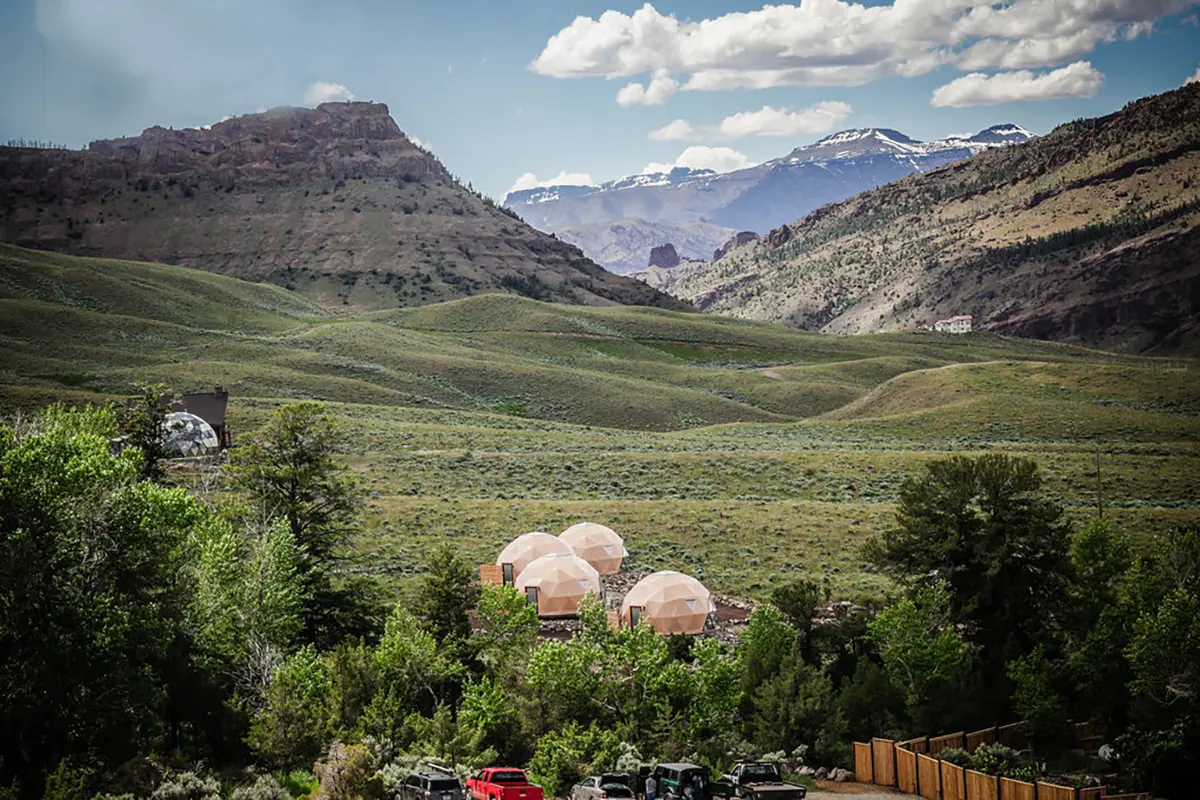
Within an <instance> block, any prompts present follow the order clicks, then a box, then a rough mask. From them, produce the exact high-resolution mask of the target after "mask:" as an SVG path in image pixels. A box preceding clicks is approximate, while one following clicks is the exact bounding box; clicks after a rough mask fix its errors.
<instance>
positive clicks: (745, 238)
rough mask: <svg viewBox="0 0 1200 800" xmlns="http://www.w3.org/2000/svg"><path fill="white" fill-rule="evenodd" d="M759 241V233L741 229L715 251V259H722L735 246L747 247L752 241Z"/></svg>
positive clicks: (713, 258)
mask: <svg viewBox="0 0 1200 800" xmlns="http://www.w3.org/2000/svg"><path fill="white" fill-rule="evenodd" d="M756 241H758V234H757V233H755V232H754V231H740V232H739V233H736V234H734V235H733V236H732V237H730V239H729V241H727V242H725V244H723V245H721V246H720V247H718V248H717V249H716V250H714V251H713V257H712V260H713V261H720V260H721V259H722V258H723V257H724V256H725V254H726V253H728V252H729V251H730V250H732V249H734V248H735V247H745V246H746V245H748V244H750V243H751V242H756Z"/></svg>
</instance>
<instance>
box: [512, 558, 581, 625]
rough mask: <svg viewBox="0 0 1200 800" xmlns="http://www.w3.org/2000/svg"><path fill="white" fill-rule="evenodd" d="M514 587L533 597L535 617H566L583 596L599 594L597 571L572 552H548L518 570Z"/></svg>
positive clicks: (575, 608) (577, 611) (575, 609)
mask: <svg viewBox="0 0 1200 800" xmlns="http://www.w3.org/2000/svg"><path fill="white" fill-rule="evenodd" d="M517 590H518V591H520V592H522V593H524V594H525V595H526V596H527V597H529V598H530V600H536V601H537V613H538V616H539V617H569V616H573V615H574V614H577V613H579V604H580V603H581V602H583V598H584V597H586V596H587V595H589V594H592V595H595V596H596V597H599V596H600V573H598V572H596V569H595V568H594V567H593V566H592V565H591V564H589V563H588V562H586V561H584V560H583V559H582V558H580V557H579V556H577V555H575V554H574V553H551V554H550V555H548V556H542V557H541V558H537V559H534V560H533V561H531V562H530V563H529V565H528V566H527V567H525V569H523V570H522V571H521V577H519V578H517ZM531 590H532V592H531ZM533 592H536V596H534V594H533Z"/></svg>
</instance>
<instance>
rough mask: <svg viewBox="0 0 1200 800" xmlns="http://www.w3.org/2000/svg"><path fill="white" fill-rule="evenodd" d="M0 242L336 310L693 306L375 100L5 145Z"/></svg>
mask: <svg viewBox="0 0 1200 800" xmlns="http://www.w3.org/2000/svg"><path fill="white" fill-rule="evenodd" d="M0 239H2V240H4V241H8V242H13V243H15V244H19V245H23V246H25V247H36V248H41V249H49V250H59V251H63V252H67V253H71V254H74V255H85V256H103V257H110V258H125V259H131V260H139V261H157V262H163V263H167V264H177V265H181V266H186V267H194V268H198V269H204V270H209V271H212V272H220V273H223V274H226V275H232V276H234V277H238V278H243V279H247V280H255V281H269V282H272V283H277V284H280V285H282V286H285V287H287V288H289V289H294V290H296V291H298V292H301V293H303V294H305V295H307V296H309V297H310V298H312V299H314V300H316V301H317V302H320V303H321V304H322V305H325V306H327V307H330V308H333V309H356V308H388V307H394V306H407V305H422V304H426V303H433V302H439V301H444V300H450V299H454V298H456V297H463V296H466V295H472V294H479V293H483V292H511V293H517V294H521V295H524V296H527V297H532V298H535V299H539V300H555V301H560V302H570V303H586V304H592V305H597V304H599V305H603V304H638V305H659V306H664V307H671V308H686V307H687V306H686V304H684V303H681V302H680V301H678V300H675V299H674V298H669V297H666V296H664V295H662V294H661V293H660V292H658V291H656V290H654V289H652V288H650V287H649V286H647V285H646V284H643V283H640V282H637V281H632V280H629V279H625V278H621V277H618V276H615V275H612V274H610V273H608V272H606V271H605V270H603V269H602V268H600V267H599V266H598V265H596V264H595V263H593V262H591V261H589V260H588V259H587V258H586V257H585V256H584V255H583V254H582V253H581V252H580V251H579V250H578V249H577V248H576V247H574V246H572V245H570V244H567V243H566V242H562V241H559V240H558V239H556V238H554V237H553V236H551V235H548V234H544V233H541V232H539V231H536V230H534V229H532V228H530V227H529V226H528V225H525V224H524V223H523V222H522V221H521V220H520V219H518V218H517V217H516V216H515V215H513V214H510V213H509V212H506V211H505V210H503V209H501V208H500V207H499V206H497V205H496V204H494V203H492V202H491V201H489V200H487V199H485V198H483V197H482V196H480V195H478V194H476V193H474V192H473V191H471V190H469V189H468V188H467V187H465V186H462V185H461V184H459V183H458V182H457V181H456V180H455V179H454V178H453V176H451V175H450V173H449V172H448V171H447V170H446V168H445V167H444V166H443V165H442V163H441V162H440V161H439V160H438V159H437V158H436V157H435V156H434V155H432V154H431V153H429V152H427V151H426V150H424V149H422V148H419V147H417V146H416V145H415V144H413V142H412V141H411V140H410V139H409V138H408V137H407V136H405V135H404V133H403V131H401V130H400V128H399V126H397V124H396V122H395V121H394V120H393V119H392V117H391V115H390V114H389V112H388V108H387V106H386V105H383V104H381V103H357V102H356V103H324V104H322V105H320V106H317V107H316V108H312V109H309V108H277V109H273V110H271V111H267V112H264V113H261V114H249V115H246V116H242V117H236V118H233V119H228V120H225V121H222V122H218V123H216V124H214V125H212V126H209V127H206V128H188V129H183V130H171V129H167V128H162V127H152V128H148V129H146V130H145V131H143V132H142V134H141V135H140V136H134V137H129V138H124V139H112V140H106V141H97V142H93V143H92V144H91V145H90V146H89V147H88V148H87V149H86V150H75V151H71V150H52V149H48V150H43V149H34V148H18V147H0Z"/></svg>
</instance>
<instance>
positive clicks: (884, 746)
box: [853, 722, 1149, 800]
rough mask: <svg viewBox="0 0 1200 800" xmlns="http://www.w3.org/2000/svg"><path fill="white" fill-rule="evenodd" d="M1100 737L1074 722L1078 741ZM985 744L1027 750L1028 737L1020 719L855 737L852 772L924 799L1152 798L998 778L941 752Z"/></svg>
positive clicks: (1092, 729)
mask: <svg viewBox="0 0 1200 800" xmlns="http://www.w3.org/2000/svg"><path fill="white" fill-rule="evenodd" d="M1100 738H1102V732H1101V731H1099V730H1098V729H1097V728H1095V727H1093V726H1089V725H1077V726H1075V739H1076V743H1077V744H1079V743H1081V742H1094V741H1097V740H1099V739H1100ZM985 744H1002V745H1004V746H1006V747H1011V748H1013V749H1014V750H1026V749H1029V747H1030V739H1029V736H1028V735H1027V734H1026V733H1025V729H1024V727H1023V726H1022V724H1021V723H1020V722H1014V723H1013V724H1011V725H997V726H994V727H991V728H984V729H983V730H978V731H972V732H969V733H968V732H967V731H957V732H955V733H947V734H945V735H942V736H918V737H916V738H913V739H907V740H905V741H903V742H893V741H892V740H891V739H872V740H871V741H870V742H869V743H863V742H855V743H854V746H853V747H854V775H855V777H856V778H857V779H858V780H859V781H860V782H862V783H874V784H875V785H876V786H891V787H894V788H896V789H899V790H900V791H902V792H905V793H907V794H914V795H920V796H921V797H923V798H925V800H1149V795H1145V794H1123V795H1109V794H1108V788H1107V787H1105V786H1094V787H1089V788H1087V789H1076V788H1074V787H1070V786H1059V785H1057V784H1053V783H1046V782H1045V781H1038V782H1037V783H1026V782H1025V781H1018V780H1013V779H1012V778H998V777H996V776H994V775H987V774H984V773H982V772H976V771H974V770H969V769H964V768H962V767H958V766H955V765H954V764H951V763H950V762H948V761H943V760H941V758H940V756H939V755H938V754H939V753H942V752H944V751H946V750H949V749H951V748H962V749H964V750H966V751H967V752H969V753H973V752H975V750H976V749H978V748H979V747H981V746H983V745H985Z"/></svg>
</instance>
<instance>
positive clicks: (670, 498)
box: [0, 246, 1200, 593]
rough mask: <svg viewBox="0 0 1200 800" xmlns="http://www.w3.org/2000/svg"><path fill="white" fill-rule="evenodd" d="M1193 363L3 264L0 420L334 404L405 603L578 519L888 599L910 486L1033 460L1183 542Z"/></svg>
mask: <svg viewBox="0 0 1200 800" xmlns="http://www.w3.org/2000/svg"><path fill="white" fill-rule="evenodd" d="M1198 367H1200V363H1198V362H1195V361H1190V360H1183V359H1178V360H1166V359H1147V358H1137V357H1132V356H1114V355H1110V354H1105V353H1100V352H1096V351H1090V350H1086V349H1082V348H1076V347H1070V346H1066V345H1059V344H1051V343H1045V342H1036V341H1030V340H1019V339H1007V338H1002V337H998V336H993V335H988V334H974V335H969V336H952V335H943V334H933V333H910V334H889V335H878V336H860V337H833V336H824V335H818V334H811V333H804V332H799V331H793V330H788V329H785V328H781V327H778V326H773V325H767V324H760V323H754V322H748V321H745V320H735V319H726V318H721V317H717V316H709V315H705V316H700V315H696V314H687V313H676V312H668V311H661V310H652V309H646V308H626V307H606V308H590V307H579V306H560V305H553V304H547V303H540V302H536V301H532V300H527V299H524V298H518V297H513V296H506V295H485V296H480V297H472V298H467V299H463V300H458V301H455V302H450V303H442V304H437V305H430V306H425V307H421V308H411V309H398V310H391V311H379V312H371V313H361V314H352V315H344V316H342V315H339V316H328V315H325V314H324V313H323V312H322V311H321V310H320V309H319V308H318V307H316V306H315V305H312V304H310V303H308V302H307V301H305V300H303V299H301V298H299V297H297V296H296V295H294V294H291V293H289V292H287V291H285V290H282V289H279V288H277V287H274V286H266V285H257V284H249V283H244V282H241V281H237V280H235V279H232V278H226V277H222V276H217V275H211V274H208V273H204V272H200V271H196V270H188V269H183V268H175V267H167V266H162V265H155V264H139V263H131V262H121V261H110V260H91V259H78V258H72V257H67V256H61V255H53V254H48V253H42V252H39V251H29V250H23V249H21V248H17V247H11V246H2V247H0V404H2V405H3V406H4V407H5V408H7V409H14V408H19V407H23V406H31V405H37V404H41V403H45V402H49V401H53V400H68V401H78V400H94V399H102V398H105V397H112V396H119V395H123V394H127V393H129V392H130V391H131V389H132V387H133V386H134V385H135V384H136V383H139V382H151V381H158V382H164V383H167V384H169V385H170V386H172V387H174V388H175V389H176V390H179V391H187V390H198V389H203V388H205V387H209V386H212V385H214V384H221V385H223V386H225V387H226V388H228V389H229V390H230V392H231V395H232V401H231V402H232V408H231V421H232V425H233V427H234V429H235V432H237V431H245V430H247V429H248V428H250V427H252V426H254V425H256V424H258V423H259V422H260V421H261V420H262V419H263V418H264V417H265V415H266V414H267V413H269V412H270V410H271V409H272V408H274V407H276V406H277V405H279V404H280V403H282V402H287V401H289V400H295V399H308V398H313V399H319V400H322V401H325V402H327V403H329V404H330V405H331V408H332V409H333V410H334V412H335V413H336V414H337V415H338V417H339V419H340V420H341V422H342V424H343V426H344V428H345V429H346V431H347V432H348V434H349V437H350V448H349V457H350V459H351V461H352V462H353V464H354V465H355V467H356V468H357V469H359V470H360V471H361V472H362V474H363V479H364V480H365V481H366V483H367V485H368V487H369V488H370V490H371V499H370V508H369V515H368V517H369V525H368V532H367V534H366V535H365V536H364V537H363V538H362V539H361V540H360V541H359V542H358V545H357V547H358V550H359V557H358V559H357V560H356V562H355V564H354V567H353V568H354V569H358V570H364V571H372V572H382V573H385V574H387V575H390V576H393V577H394V578H396V580H397V585H398V586H399V587H401V588H403V586H405V585H406V584H405V578H406V576H408V575H410V574H411V573H412V571H413V570H414V569H415V568H416V565H417V564H419V563H420V562H421V559H420V558H419V556H420V554H422V553H424V552H426V551H427V549H428V547H429V546H430V544H432V543H433V542H435V541H440V540H445V539H448V538H451V539H454V540H455V541H458V542H460V543H461V546H462V548H463V550H464V552H466V553H468V554H469V555H470V556H471V557H473V558H479V559H485V558H489V557H490V555H491V554H492V553H493V552H494V550H495V549H496V548H497V547H498V546H499V545H500V544H502V543H503V542H504V541H505V540H506V539H508V538H511V536H512V535H514V534H517V533H522V532H525V531H527V530H535V529H540V530H556V529H557V528H560V527H565V526H566V525H567V524H568V523H570V522H571V521H574V520H577V519H579V518H581V517H592V518H595V519H597V520H598V521H604V522H608V523H610V524H612V525H614V526H615V527H619V528H620V529H621V530H622V531H623V532H625V533H627V534H628V538H629V544H630V550H631V551H632V552H633V554H634V556H633V558H634V563H635V564H636V565H639V566H650V567H658V566H668V565H676V566H686V567H687V568H689V569H692V570H693V571H695V572H697V573H699V574H701V575H703V576H705V577H706V579H707V580H709V581H710V582H711V583H713V585H714V586H716V587H718V588H721V589H725V590H727V591H736V592H752V593H753V592H757V591H760V590H762V589H764V588H765V587H767V586H769V585H770V584H772V583H773V582H777V581H779V580H783V579H786V577H787V576H788V575H789V574H790V573H792V572H793V571H804V572H807V573H814V574H824V575H826V576H828V577H829V579H830V580H831V581H832V582H833V583H834V585H835V586H838V587H840V588H842V589H844V590H847V591H852V592H858V591H862V592H878V591H880V590H882V589H884V588H885V586H884V583H883V580H882V579H881V578H879V577H878V576H875V575H872V574H870V573H867V572H864V571H863V570H862V568H861V565H860V563H859V559H858V558H857V554H856V551H857V546H856V545H857V543H858V542H861V541H863V540H865V539H866V538H867V537H868V536H869V535H870V534H872V533H874V532H876V531H878V530H879V529H880V528H881V527H883V526H886V525H888V524H889V522H890V515H891V503H892V502H894V500H895V497H896V492H897V490H898V488H899V486H900V483H901V481H902V480H903V477H904V475H905V474H907V473H909V472H911V471H913V470H914V469H916V468H917V467H918V466H919V465H920V464H921V463H922V462H924V461H925V460H928V459H930V458H934V457H937V456H940V455H944V454H945V453H947V452H951V451H955V452H957V451H964V450H966V451H980V450H989V449H1000V450H1004V451H1007V452H1013V453H1021V454H1028V455H1032V456H1033V457H1035V458H1036V459H1037V460H1039V461H1040V462H1041V463H1042V464H1043V467H1044V468H1045V472H1046V478H1047V481H1048V485H1049V487H1050V489H1051V491H1052V492H1054V493H1056V494H1057V495H1058V496H1059V497H1061V498H1062V500H1063V501H1064V502H1065V503H1066V504H1067V505H1069V506H1071V507H1072V509H1073V511H1072V513H1073V514H1075V515H1076V516H1079V517H1083V516H1086V515H1087V514H1088V513H1090V510H1091V508H1092V506H1093V505H1094V501H1095V485H1096V481H1095V453H1096V448H1097V447H1099V448H1100V450H1101V453H1102V469H1103V478H1104V491H1105V503H1106V508H1107V510H1108V513H1109V514H1111V515H1112V516H1113V517H1114V518H1116V519H1118V520H1119V521H1121V522H1123V523H1125V524H1127V525H1128V526H1129V527H1130V529H1131V530H1133V531H1135V532H1136V533H1139V534H1143V533H1147V532H1150V531H1153V530H1156V529H1158V528H1159V527H1161V526H1163V525H1166V524H1168V523H1171V522H1175V521H1179V520H1186V519H1196V518H1200V498H1197V497H1196V496H1195V484H1194V478H1193V476H1194V475H1195V474H1196V473H1197V467H1198V466H1200V372H1198Z"/></svg>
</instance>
